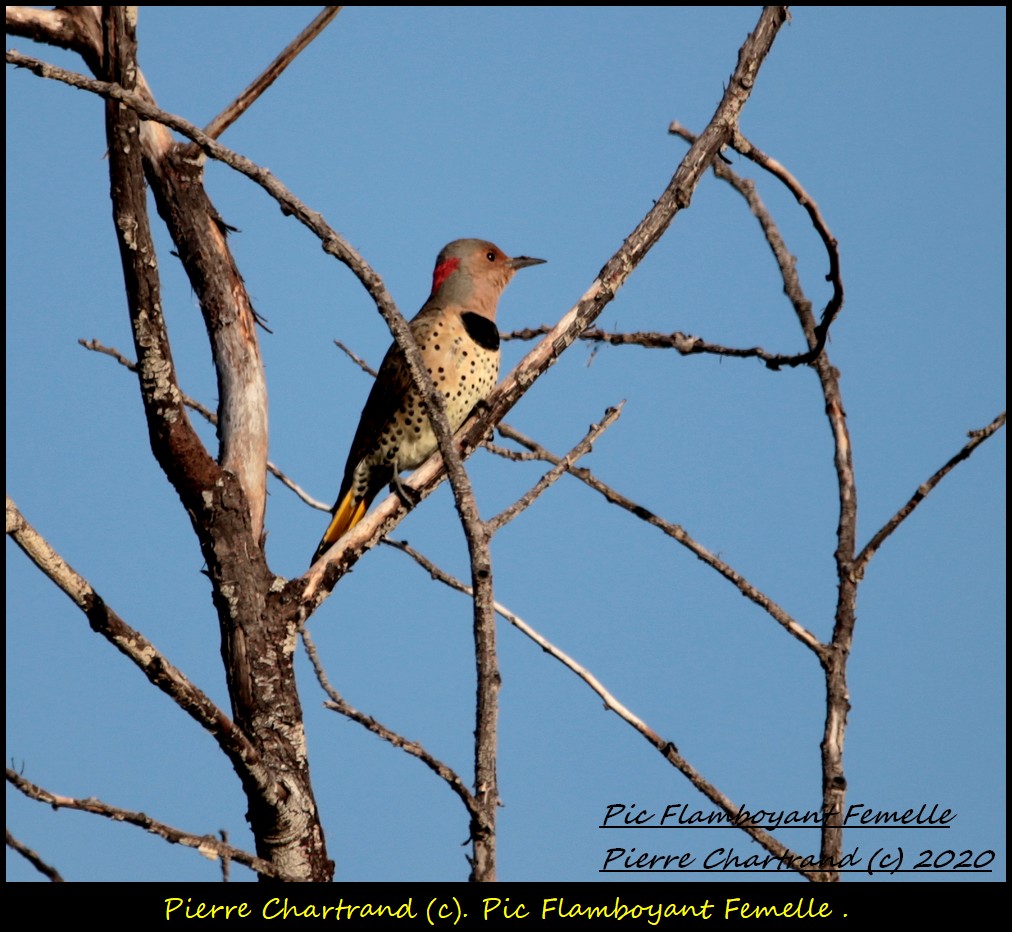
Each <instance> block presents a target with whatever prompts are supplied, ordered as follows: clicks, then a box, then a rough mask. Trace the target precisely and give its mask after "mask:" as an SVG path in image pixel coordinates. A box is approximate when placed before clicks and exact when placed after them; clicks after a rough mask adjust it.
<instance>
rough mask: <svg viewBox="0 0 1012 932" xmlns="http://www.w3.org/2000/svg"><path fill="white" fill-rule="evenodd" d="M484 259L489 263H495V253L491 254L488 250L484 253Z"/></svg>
mask: <svg viewBox="0 0 1012 932" xmlns="http://www.w3.org/2000/svg"><path fill="white" fill-rule="evenodd" d="M485 258H486V259H488V261H489V262H495V253H494V252H492V250H489V251H488V252H487V253H485Z"/></svg>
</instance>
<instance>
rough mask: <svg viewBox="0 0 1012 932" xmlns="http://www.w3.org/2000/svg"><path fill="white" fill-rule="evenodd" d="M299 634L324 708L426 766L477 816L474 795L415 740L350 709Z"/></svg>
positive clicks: (305, 637) (310, 643) (309, 644)
mask: <svg viewBox="0 0 1012 932" xmlns="http://www.w3.org/2000/svg"><path fill="white" fill-rule="evenodd" d="M300 633H301V635H302V644H303V646H304V647H305V648H306V654H307V655H308V657H309V662H310V663H311V664H312V665H313V671H314V672H315V673H316V679H317V681H318V682H319V684H320V687H321V688H322V689H323V691H324V692H325V693H326V694H327V695H328V696H329V697H330V701H329V702H325V703H324V706H325V707H326V708H328V709H331V710H332V711H334V712H337V713H339V714H341V715H343V716H345V718H349V719H351V720H352V721H353V722H358V723H359V724H360V725H363V726H364V727H365V728H367V729H368V730H369V731H371V732H372V733H373V734H374V735H379V737H381V738H382V739H383V740H384V741H387V742H389V743H390V744H392V745H393V746H394V747H395V748H400V750H402V751H404V752H405V753H407V754H410V755H411V756H412V757H417V758H418V759H419V760H420V761H421V762H422V763H423V764H425V766H426V767H428V768H429V769H430V770H431V771H432V772H433V773H435V774H436V776H438V777H439V778H440V779H442V780H444V781H445V782H446V784H447V785H448V786H449V787H450V789H451V790H453V792H454V793H456V794H457V795H458V796H459V797H460V799H461V801H462V802H463V803H464V805H465V806H466V807H467V811H468V814H469V815H470V816H471V817H472V818H477V817H479V816H480V810H479V807H478V801H477V800H476V799H475V797H474V794H473V793H472V792H471V791H470V790H469V789H468V788H467V785H466V784H465V783H464V781H463V780H461V778H460V777H459V776H458V774H457V773H456V771H455V770H454V769H453V768H452V767H450V766H448V765H447V764H444V763H443V762H442V761H441V760H439V759H438V758H436V757H433V755H431V754H430V753H429V752H428V751H426V750H425V748H424V747H423V746H422V745H421V744H419V743H418V742H417V741H411V740H410V739H409V738H405V737H404V736H403V735H401V734H398V733H397V732H396V731H394V730H393V729H392V728H387V726H386V725H384V724H382V723H381V722H378V721H376V719H374V718H373V717H372V716H371V715H366V714H365V713H364V712H360V711H359V710H358V709H356V708H354V707H353V706H352V705H350V704H349V703H348V702H347V701H345V699H344V697H343V696H342V695H341V694H340V693H339V692H338V691H337V690H336V689H334V687H333V686H332V685H331V683H330V679H329V678H328V676H327V671H326V670H325V669H324V666H323V661H322V660H320V655H319V652H318V651H317V650H316V645H315V644H314V643H313V639H312V638H311V637H310V635H309V631H308V630H307V629H306V628H305V627H303V629H302V631H301V632H300Z"/></svg>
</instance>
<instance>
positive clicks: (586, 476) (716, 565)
mask: <svg viewBox="0 0 1012 932" xmlns="http://www.w3.org/2000/svg"><path fill="white" fill-rule="evenodd" d="M499 431H500V433H502V435H503V436H504V437H508V438H509V439H510V440H515V441H517V443H519V444H521V445H523V446H525V447H526V448H527V449H528V450H530V451H532V452H533V453H535V454H536V455H537V457H538V459H543V460H545V461H546V462H549V463H555V464H559V463H561V462H562V458H561V457H559V456H556V455H555V454H554V453H550V452H549V451H548V450H546V449H545V448H544V447H543V446H541V444H539V443H537V441H535V440H532V439H531V438H530V437H527V436H525V435H524V434H522V433H521V432H520V431H518V430H517V429H516V428H514V427H509V426H508V425H506V424H500V425H499ZM566 471H567V472H569V473H570V474H571V475H572V476H574V477H575V478H577V479H579V480H580V481H581V482H583V483H584V484H585V485H588V486H590V488H592V489H594V491H596V492H599V493H600V494H601V495H603V496H604V497H605V499H606V500H607V501H609V502H611V503H612V504H613V505H618V506H619V507H620V508H624V509H625V510H626V511H628V512H630V513H631V514H633V515H635V516H636V517H637V518H640V519H641V520H643V521H646V522H647V524H650V525H652V526H653V527H656V528H657V529H658V530H660V531H662V532H663V533H665V534H667V535H668V537H671V538H673V539H674V540H676V541H678V543H680V544H681V545H682V546H683V547H685V548H687V549H688V550H689V551H690V552H691V553H693V554H694V555H695V556H696V557H697V558H698V559H700V560H701V561H702V562H703V563H705V564H706V565H707V566H709V567H710V568H711V569H714V570H716V571H717V572H718V573H720V575H721V576H723V577H724V578H725V579H726V580H728V582H730V583H731V584H732V585H734V587H735V588H736V589H738V591H739V592H741V594H742V595H743V596H745V598H746V599H748V600H749V601H751V602H754V603H755V604H756V605H758V606H759V607H760V608H761V609H763V610H764V611H765V612H767V613H768V614H769V615H770V617H772V618H773V619H774V621H776V622H778V623H779V624H780V625H782V626H783V628H784V629H785V630H786V631H787V632H788V633H789V634H791V635H792V636H793V637H795V638H797V639H798V640H799V641H800V642H801V643H802V644H804V645H805V646H806V647H808V648H810V649H811V650H812V651H814V652H815V654H816V655H817V656H819V657H821V656H822V654H823V652H824V651H825V646H824V645H823V644H822V643H821V642H820V641H819V639H818V638H817V637H815V635H814V634H812V633H811V632H810V631H809V630H808V629H807V628H805V627H804V626H803V625H801V624H799V623H798V622H797V621H796V620H795V619H794V618H792V617H791V615H790V614H789V613H788V612H786V611H785V610H784V609H783V608H781V607H780V606H779V605H778V604H777V603H776V602H774V601H773V600H772V599H771V598H769V596H767V595H765V594H764V593H763V592H760V591H759V590H758V589H757V588H756V587H755V586H753V585H752V584H751V583H750V582H749V581H748V580H747V579H745V577H744V576H742V575H741V574H740V573H738V572H737V571H736V570H734V569H732V568H731V567H730V566H728V564H727V563H725V562H724V561H723V560H721V559H720V558H719V557H718V556H716V555H715V554H713V553H711V552H710V551H709V550H707V549H706V548H705V547H704V546H703V545H702V544H700V543H699V542H697V541H696V540H695V539H693V537H692V536H691V535H690V534H688V533H687V532H686V530H685V529H684V528H683V527H681V526H680V525H678V524H673V523H671V522H670V521H665V520H664V519H663V518H661V517H658V516H657V515H655V514H654V513H653V512H652V511H650V510H648V509H647V508H644V507H643V506H642V505H640V504H637V503H636V502H634V501H633V500H632V499H630V498H626V496H624V495H622V494H621V493H620V492H617V491H616V490H615V489H613V488H612V487H611V486H609V485H607V484H606V483H604V482H602V481H601V480H600V479H598V478H597V477H596V476H595V475H594V474H593V473H592V472H591V471H590V470H589V469H585V468H583V467H580V466H571V467H569V468H568V469H567V470H566Z"/></svg>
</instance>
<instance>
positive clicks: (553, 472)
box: [487, 401, 625, 533]
mask: <svg viewBox="0 0 1012 932" xmlns="http://www.w3.org/2000/svg"><path fill="white" fill-rule="evenodd" d="M624 405H625V402H624V401H623V402H620V403H619V404H617V405H616V406H615V407H614V408H608V409H607V410H606V411H605V412H604V417H603V418H602V419H601V421H600V423H598V424H591V425H590V429H589V430H588V431H587V433H586V435H585V436H584V438H583V439H582V440H581V441H580V442H579V443H578V444H577V445H576V446H575V447H573V449H572V450H570V451H569V452H568V453H567V454H566V455H565V456H564V457H562V458H561V459H560V460H559V461H558V462H557V463H556V464H555V466H554V467H553V468H552V469H550V470H549V471H548V472H546V473H545V474H544V475H543V476H542V477H541V478H540V479H539V480H538V481H537V482H536V483H535V484H534V486H533V487H532V488H531V489H530V490H529V491H527V492H526V493H525V494H523V495H522V496H520V498H519V499H517V501H515V502H514V503H513V504H512V505H510V506H509V507H508V508H505V509H503V510H502V511H501V512H499V514H497V515H496V516H495V517H494V518H491V519H489V521H488V522H487V525H488V527H489V529H490V530H491V531H492V532H493V533H494V532H495V531H498V530H499V528H501V527H502V526H503V525H504V524H506V523H507V522H509V521H512V520H513V519H514V518H515V517H516V516H517V515H519V514H520V513H521V512H522V511H523V510H524V509H526V508H529V507H530V506H531V505H532V504H533V503H534V501H535V499H537V498H538V496H539V495H541V493H542V492H544V491H545V489H547V488H548V487H549V486H550V485H551V484H552V483H553V482H556V481H557V480H558V479H559V478H561V476H562V474H563V473H564V472H566V471H567V470H569V469H570V468H571V467H572V466H573V464H574V463H575V462H576V461H577V460H578V459H579V458H580V457H581V456H585V455H586V454H587V453H589V452H590V450H591V447H592V446H593V445H594V443H595V441H596V440H597V438H598V437H600V436H601V434H603V433H604V432H605V431H606V430H607V429H608V428H609V427H611V425H612V424H614V423H615V421H617V420H618V419H619V417H620V416H621V414H622V408H623V406H624ZM501 426H502V425H501V424H500V427H501Z"/></svg>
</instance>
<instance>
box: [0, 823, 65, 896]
mask: <svg viewBox="0 0 1012 932" xmlns="http://www.w3.org/2000/svg"><path fill="white" fill-rule="evenodd" d="M7 847H8V848H10V849H11V850H12V851H17V853H18V854H20V855H21V856H22V857H23V858H24V859H25V860H26V861H28V863H29V864H31V865H32V867H34V868H35V869H36V870H37V871H38V872H39V873H40V874H44V875H45V876H46V877H48V878H49V879H50V880H51V881H53V882H54V883H63V877H62V876H61V875H60V872H59V871H58V870H57V869H56V868H55V867H53V866H51V865H49V864H47V863H46V862H45V861H43V860H42V858H40V857H39V855H38V854H37V853H36V852H35V851H33V850H32V849H31V848H29V847H28V845H26V844H24V843H23V842H21V841H18V839H17V838H15V837H14V836H13V835H12V834H11V830H10V829H7Z"/></svg>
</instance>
